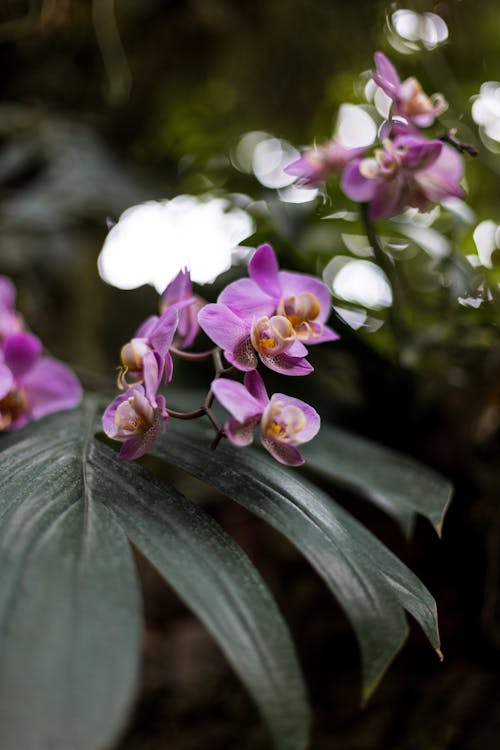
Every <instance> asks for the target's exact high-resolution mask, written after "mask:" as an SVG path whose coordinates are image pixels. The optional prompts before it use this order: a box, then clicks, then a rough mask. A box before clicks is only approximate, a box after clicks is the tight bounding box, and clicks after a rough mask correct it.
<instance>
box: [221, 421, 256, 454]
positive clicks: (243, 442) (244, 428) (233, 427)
mask: <svg viewBox="0 0 500 750" xmlns="http://www.w3.org/2000/svg"><path fill="white" fill-rule="evenodd" d="M259 422H260V414H259V415H258V416H256V417H252V418H251V419H248V420H247V421H246V422H243V423H242V422H238V420H237V419H230V420H229V421H228V422H226V424H225V425H224V430H225V433H226V436H227V439H228V440H229V442H231V443H232V444H233V445H237V446H238V447H240V448H244V447H245V446H247V445H251V444H252V443H253V433H254V430H255V428H256V427H257V425H258V424H259Z"/></svg>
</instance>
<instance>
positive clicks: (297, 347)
mask: <svg viewBox="0 0 500 750" xmlns="http://www.w3.org/2000/svg"><path fill="white" fill-rule="evenodd" d="M307 343H308V344H309V343H311V342H310V341H308V342H307ZM287 354H289V355H290V357H307V354H308V352H307V348H306V347H305V346H304V344H303V343H302V341H299V340H298V339H295V341H294V342H293V344H292V345H291V347H290V348H289V349H287Z"/></svg>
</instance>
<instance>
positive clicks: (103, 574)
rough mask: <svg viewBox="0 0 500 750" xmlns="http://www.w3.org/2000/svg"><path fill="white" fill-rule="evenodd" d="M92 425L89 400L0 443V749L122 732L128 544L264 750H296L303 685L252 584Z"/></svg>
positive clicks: (130, 598) (265, 599)
mask: <svg viewBox="0 0 500 750" xmlns="http://www.w3.org/2000/svg"><path fill="white" fill-rule="evenodd" d="M94 420H95V408H94V406H93V404H92V403H91V402H90V403H87V405H85V406H83V407H82V408H81V409H79V410H76V411H74V412H64V413H61V414H58V415H53V416H52V417H49V418H47V419H45V420H43V421H41V422H39V423H37V424H35V425H31V426H29V427H28V428H26V429H24V430H22V431H20V432H19V433H16V434H13V435H11V436H8V437H6V436H3V437H2V440H1V441H0V451H2V452H1V453H0V468H1V472H2V473H1V477H2V479H1V481H0V521H1V524H0V564H1V565H2V571H3V575H2V580H1V583H0V663H1V664H2V669H1V671H0V747H1V748H2V750H21V748H22V750H41V748H47V750H58V749H59V748H60V750H101V748H102V747H103V746H104V745H106V744H107V743H109V742H111V741H112V739H113V738H114V736H115V735H116V733H117V731H118V730H119V728H120V727H121V726H122V725H123V722H124V719H125V718H126V712H127V709H128V707H129V704H130V699H131V697H132V694H133V689H134V685H135V682H136V673H137V661H138V651H139V627H138V609H139V607H138V596H137V586H136V580H135V574H134V569H133V565H132V562H131V556H130V548H129V544H128V542H127V536H129V537H130V538H131V539H132V540H133V541H134V542H135V543H136V544H137V545H138V547H140V548H141V550H142V551H143V552H144V554H145V555H146V556H147V557H148V558H149V559H150V560H151V561H152V562H153V564H154V565H155V566H156V567H157V568H158V570H159V571H160V572H161V573H162V575H164V577H165V578H166V579H167V580H168V581H169V582H170V583H171V584H172V586H173V587H174V588H175V589H176V590H177V591H178V592H179V594H180V595H181V596H182V597H183V598H184V599H185V601H186V603H187V604H188V605H189V606H190V607H192V609H193V610H194V611H195V612H196V613H197V614H198V615H199V616H200V618H201V619H202V620H203V621H204V622H205V623H206V625H207V626H208V628H209V629H210V630H211V632H212V633H213V635H214V636H215V637H216V639H217V640H218V641H219V643H220V645H221V648H222V649H223V650H224V651H225V653H226V654H227V655H228V657H229V659H230V661H231V662H232V664H233V666H234V667H235V669H236V671H237V672H238V674H239V675H240V677H241V679H242V680H243V682H244V683H245V684H246V686H247V688H248V689H249V691H250V693H251V695H252V696H253V698H254V699H255V701H256V702H257V704H258V705H259V707H260V709H261V710H262V713H263V714H264V716H265V718H266V719H267V721H268V724H269V726H270V729H271V732H272V734H273V737H274V741H275V746H276V748H277V749H278V750H302V748H303V747H304V745H305V743H306V738H307V733H308V721H309V716H308V707H307V702H306V699H305V694H304V687H303V683H302V677H301V673H300V669H299V666H298V664H297V660H296V656H295V652H294V649H293V645H292V643H291V641H290V637H289V634H288V630H287V628H286V625H285V623H284V621H283V619H282V617H281V615H280V613H279V611H278V609H277V607H276V604H275V603H274V600H273V598H272V596H271V594H270V593H269V591H268V590H267V588H266V587H265V585H264V583H263V582H262V580H261V578H260V576H259V574H258V573H257V571H256V570H255V568H254V567H253V566H252V564H251V563H250V561H249V560H248V559H247V558H246V556H245V555H244V554H243V552H242V551H241V549H240V548H239V547H238V546H237V545H236V544H235V543H234V542H233V541H232V540H231V539H230V538H229V537H228V536H227V534H226V533H225V532H224V531H223V530H222V529H221V528H220V527H219V526H218V525H217V524H216V523H215V522H214V521H213V520H212V519H210V517H209V516H207V515H206V514H205V513H204V512H203V511H202V510H201V509H199V508H198V507H197V506H196V505H195V504H194V503H192V502H191V501H189V500H187V499H186V498H184V497H182V496H181V495H179V493H177V492H176V491H175V490H174V489H173V488H171V487H170V486H169V485H167V484H165V483H163V482H160V481H159V480H158V479H156V478H155V477H153V476H152V475H150V474H148V473H147V472H145V470H144V469H143V468H142V467H141V466H140V465H138V464H124V463H122V462H120V461H119V460H118V459H117V456H116V454H115V453H114V452H113V451H112V450H111V449H110V448H109V447H108V446H106V445H104V444H103V443H101V442H98V441H95V440H94V439H93V438H92V434H93V428H94ZM124 532H125V533H124Z"/></svg>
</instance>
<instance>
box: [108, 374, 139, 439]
mask: <svg viewBox="0 0 500 750" xmlns="http://www.w3.org/2000/svg"><path fill="white" fill-rule="evenodd" d="M133 389H134V390H136V389H140V390H141V392H142V393H144V389H143V387H142V386H140V385H137V386H133ZM130 390H131V389H129V390H127V391H125V392H124V393H120V394H119V395H118V396H117V397H116V398H115V399H113V401H112V402H111V403H110V404H108V406H107V407H106V409H105V411H104V414H103V415H102V429H103V431H104V433H105V434H106V435H107V436H108V437H110V438H113V440H124V439H125V438H123V437H117V436H116V434H117V431H118V428H117V426H116V423H115V414H116V410H117V409H118V407H119V406H120V404H122V403H123V402H124V401H127V399H128V398H129V397H130Z"/></svg>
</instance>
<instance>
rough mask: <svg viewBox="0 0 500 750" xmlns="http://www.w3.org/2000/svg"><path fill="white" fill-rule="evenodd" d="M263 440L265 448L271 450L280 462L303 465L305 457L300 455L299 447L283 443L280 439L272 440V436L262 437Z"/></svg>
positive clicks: (272, 454)
mask: <svg viewBox="0 0 500 750" xmlns="http://www.w3.org/2000/svg"><path fill="white" fill-rule="evenodd" d="M261 442H262V445H263V446H264V448H265V449H266V450H267V451H269V453H270V454H271V456H272V457H273V458H275V459H276V461H279V462H280V464H286V465H287V466H302V464H303V463H304V459H303V458H302V456H301V455H300V453H299V451H298V450H297V448H295V446H294V445H290V444H289V443H281V442H279V441H278V440H271V439H270V438H265V437H261Z"/></svg>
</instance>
